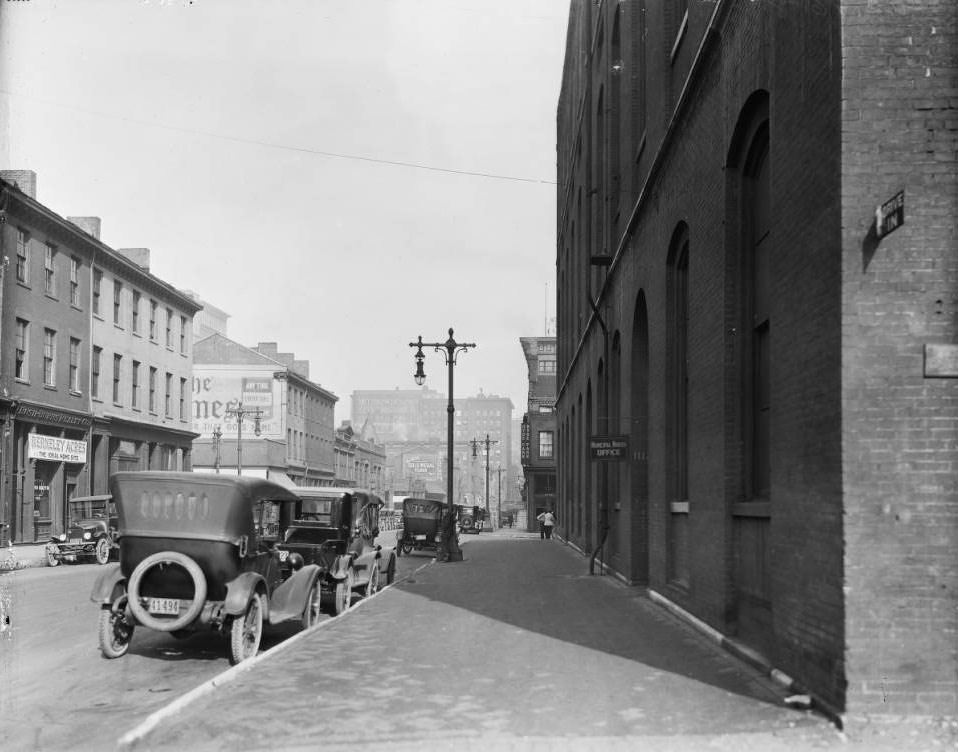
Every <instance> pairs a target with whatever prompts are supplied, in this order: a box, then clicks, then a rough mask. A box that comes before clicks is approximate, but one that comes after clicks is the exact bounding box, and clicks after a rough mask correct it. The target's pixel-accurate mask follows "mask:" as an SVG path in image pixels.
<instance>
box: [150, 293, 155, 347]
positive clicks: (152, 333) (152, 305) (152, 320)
mask: <svg viewBox="0 0 958 752" xmlns="http://www.w3.org/2000/svg"><path fill="white" fill-rule="evenodd" d="M150 339H151V340H153V341H154V342H155V341H156V301H155V300H151V301H150Z"/></svg>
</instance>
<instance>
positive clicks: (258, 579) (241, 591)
mask: <svg viewBox="0 0 958 752" xmlns="http://www.w3.org/2000/svg"><path fill="white" fill-rule="evenodd" d="M257 590H261V591H262V592H264V593H268V592H269V589H268V588H267V587H266V580H265V579H264V578H263V575H261V574H259V573H257V572H243V573H242V574H241V575H240V576H239V577H237V578H236V579H233V580H230V581H229V582H227V583H226V601H225V602H224V603H223V610H224V611H225V612H226V613H227V614H229V615H230V616H237V615H239V614H242V613H245V612H246V605H247V604H248V603H249V599H250V596H251V595H252V594H253V593H255V592H256V591H257ZM267 610H268V606H267Z"/></svg>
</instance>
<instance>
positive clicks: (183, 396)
mask: <svg viewBox="0 0 958 752" xmlns="http://www.w3.org/2000/svg"><path fill="white" fill-rule="evenodd" d="M180 420H186V379H180Z"/></svg>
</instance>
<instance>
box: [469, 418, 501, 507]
mask: <svg viewBox="0 0 958 752" xmlns="http://www.w3.org/2000/svg"><path fill="white" fill-rule="evenodd" d="M498 443H499V442H498V441H497V440H493V439H490V438H489V434H486V439H485V441H480V440H479V439H473V440H472V456H473V457H475V456H476V450H477V449H478V447H479V444H485V445H486V519H488V518H489V447H490V446H492V445H493V444H498ZM500 509H501V505H500Z"/></svg>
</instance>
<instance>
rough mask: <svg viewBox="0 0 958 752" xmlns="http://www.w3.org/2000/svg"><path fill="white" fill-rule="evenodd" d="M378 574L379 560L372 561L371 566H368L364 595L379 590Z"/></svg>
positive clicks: (367, 595)
mask: <svg viewBox="0 0 958 752" xmlns="http://www.w3.org/2000/svg"><path fill="white" fill-rule="evenodd" d="M379 579H380V574H379V562H378V561H374V562H373V563H372V566H371V567H370V568H369V582H367V583H366V597H367V598H368V597H369V596H370V595H373V594H375V593H377V592H378V591H379V587H380V582H379Z"/></svg>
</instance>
